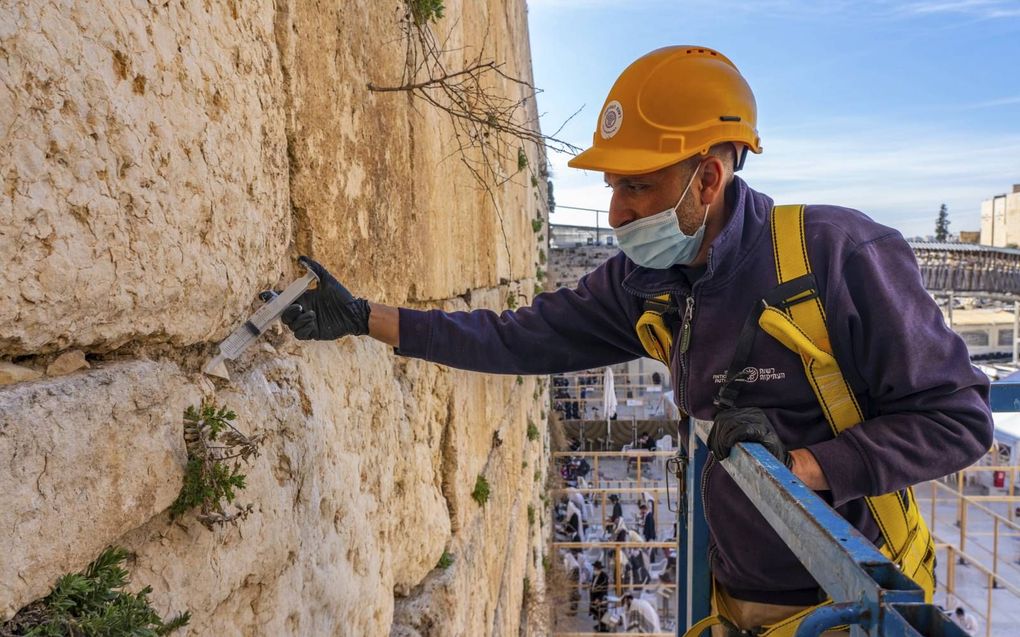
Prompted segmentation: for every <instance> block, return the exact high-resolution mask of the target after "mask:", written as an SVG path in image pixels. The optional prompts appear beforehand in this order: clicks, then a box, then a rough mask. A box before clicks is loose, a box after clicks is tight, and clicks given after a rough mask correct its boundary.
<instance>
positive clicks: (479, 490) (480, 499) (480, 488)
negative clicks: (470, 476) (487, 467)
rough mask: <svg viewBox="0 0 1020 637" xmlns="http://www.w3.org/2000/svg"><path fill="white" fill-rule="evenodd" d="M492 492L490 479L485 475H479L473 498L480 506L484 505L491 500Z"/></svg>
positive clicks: (472, 493) (472, 494)
mask: <svg viewBox="0 0 1020 637" xmlns="http://www.w3.org/2000/svg"><path fill="white" fill-rule="evenodd" d="M490 494H491V490H490V488H489V481H488V480H486V479H485V476H482V475H480V476H478V478H477V479H476V480H475V488H474V491H472V492H471V498H472V499H473V500H474V501H475V502H477V503H478V504H479V505H480V506H484V505H485V503H486V502H488V501H489V495H490Z"/></svg>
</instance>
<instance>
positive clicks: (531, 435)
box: [528, 418, 542, 442]
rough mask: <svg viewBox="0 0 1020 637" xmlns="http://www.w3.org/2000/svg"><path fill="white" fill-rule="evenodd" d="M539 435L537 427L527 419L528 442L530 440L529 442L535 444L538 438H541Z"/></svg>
mask: <svg viewBox="0 0 1020 637" xmlns="http://www.w3.org/2000/svg"><path fill="white" fill-rule="evenodd" d="M541 435H542V434H541V432H540V431H539V430H538V427H537V426H536V425H535V423H534V422H532V421H531V419H530V418H529V419H528V440H530V441H531V442H535V441H536V440H538V438H539V436H541Z"/></svg>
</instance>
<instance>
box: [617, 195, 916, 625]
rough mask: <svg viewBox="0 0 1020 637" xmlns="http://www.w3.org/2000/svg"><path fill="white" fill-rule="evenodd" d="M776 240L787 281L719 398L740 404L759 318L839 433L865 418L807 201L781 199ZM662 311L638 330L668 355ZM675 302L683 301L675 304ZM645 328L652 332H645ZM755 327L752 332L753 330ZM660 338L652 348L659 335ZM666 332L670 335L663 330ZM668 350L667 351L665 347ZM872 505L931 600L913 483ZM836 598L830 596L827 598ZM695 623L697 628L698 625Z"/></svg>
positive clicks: (899, 557)
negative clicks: (821, 277)
mask: <svg viewBox="0 0 1020 637" xmlns="http://www.w3.org/2000/svg"><path fill="white" fill-rule="evenodd" d="M771 229H772V246H773V254H774V257H775V263H776V275H777V279H778V282H779V284H778V285H777V286H776V288H774V289H773V290H772V291H771V292H770V293H769V294H768V295H766V297H765V299H763V301H762V308H761V309H760V314H758V313H757V312H755V313H752V315H751V316H749V317H748V322H747V323H748V324H746V325H745V327H747V328H752V329H745V330H744V333H742V334H741V338H740V339H739V341H738V344H737V352H736V356H735V361H734V364H733V365H731V367H730V370H729V371H728V372H727V379H726V382H725V383H724V384H723V387H722V388H721V389H720V392H719V395H718V396H717V398H716V403H717V404H718V405H719V406H720V407H721V408H726V407H729V406H733V405H734V404H735V400H736V398H737V395H738V392H739V387H740V386H741V385H742V383H734V382H733V381H734V380H736V379H737V378H738V377H739V375H740V374H741V373H742V370H743V369H744V368H745V365H744V363H743V361H742V359H743V358H745V357H746V356H747V355H749V353H750V347H751V341H752V339H753V327H752V326H753V324H754V322H755V319H756V322H757V325H758V326H759V327H760V328H761V329H762V330H763V331H764V332H765V333H767V334H769V335H770V336H772V337H773V338H775V339H776V340H778V341H779V342H780V343H782V344H783V345H784V346H786V347H787V348H788V349H790V350H792V351H794V352H796V353H797V354H799V355H800V358H801V362H802V363H803V365H804V373H805V375H806V377H807V379H808V382H809V383H810V384H811V387H812V389H813V390H814V393H815V396H816V398H817V399H818V403H819V405H820V406H821V407H822V411H823V413H824V414H825V418H826V420H827V421H828V423H829V426H830V428H831V429H832V432H833V435H839V434H840V433H841V432H843V431H846V430H847V429H849V428H850V427H853V426H854V425H856V424H857V423H859V422H861V420H863V415H862V413H861V409H860V406H859V405H858V403H857V399H856V398H855V396H854V394H853V391H852V390H851V388H850V385H849V384H848V383H847V382H846V379H845V378H844V376H843V373H842V371H841V370H840V368H839V364H838V363H837V361H836V359H835V357H834V356H833V350H832V344H831V343H830V341H829V334H828V330H827V328H826V325H825V308H824V307H823V305H822V302H821V298H820V297H819V293H818V289H817V285H816V283H815V280H814V275H813V274H812V273H811V265H810V262H809V261H808V254H807V241H806V239H805V234H804V206H777V207H776V208H775V209H774V210H773V214H772V224H771ZM658 300H659V301H660V303H661V304H662V307H663V309H662V311H660V312H658V313H655V312H652V311H650V309H651V308H649V307H648V306H647V304H646V311H645V313H644V315H642V317H641V319H640V320H639V321H638V325H637V328H636V329H637V331H638V336H639V338H641V342H642V345H644V347H645V349H646V350H647V351H648V353H649V355H651V356H653V357H654V358H659V360H663V361H664V362H667V363H668V354H669V352H670V351H671V349H672V338H670V337H671V334H670V332H669V329H668V328H667V327H666V325H665V322H664V320H663V319H662V317H663V315H664V314H665V313H666V311H667V310H666V309H665V308H668V307H670V306H669V302H670V300H669V299H668V297H667V299H666V300H662V297H659V299H658ZM674 307H675V306H674ZM642 332H643V333H644V336H642ZM748 332H750V333H751V336H748V335H747V333H748ZM653 335H654V337H655V340H656V341H658V342H657V343H654V344H653V345H652V347H653V348H654V351H653V349H652V348H650V346H649V343H648V342H646V341H649V340H651V339H652V337H653ZM663 335H664V336H663ZM662 352H665V353H666V354H667V356H666V358H665V359H663V358H660V357H659V355H658V354H661V353H662ZM866 501H867V503H868V507H869V508H870V509H871V512H872V514H873V516H874V518H875V520H876V522H877V524H878V526H879V528H880V530H881V533H882V539H883V540H884V544H883V545H882V547H881V551H882V553H883V554H885V555H886V556H887V557H888V558H889V559H890V560H891V561H892V562H894V563H896V564H897V565H898V566H899V567H900V568H901V569H902V571H903V573H904V574H906V575H907V576H908V577H910V578H911V579H913V580H914V581H915V582H917V584H918V585H919V586H920V587H921V589H922V590H923V591H924V594H925V601H927V602H929V603H930V602H931V599H932V595H933V593H934V588H935V575H934V569H935V550H934V544H933V542H932V538H931V533H930V532H929V531H928V528H927V526H926V525H925V523H924V520H923V518H922V517H921V515H920V512H919V510H918V508H917V503H916V502H915V500H914V494H913V490H912V489H906V490H904V491H901V492H898V493H888V494H885V495H880V496H873V497H869V498H866ZM825 603H829V602H825ZM815 608H817V607H811V608H808V609H805V610H804V611H802V612H800V613H797V614H796V615H794V616H792V617H789V618H787V619H785V620H783V621H782V622H779V623H777V624H773V625H771V626H765V627H763V628H762V629H761V630H760V631H759V633H758V634H759V635H761V636H762V637H764V636H768V637H787V636H792V635H793V634H794V632H795V631H796V629H797V626H798V625H799V624H800V620H801V619H802V618H803V617H804V616H806V615H807V614H808V613H810V612H811V611H813V610H814V609H815ZM719 621H721V620H720V619H719V618H715V617H713V618H706V619H705V620H703V621H702V622H699V623H698V624H696V625H695V626H694V627H692V629H691V631H693V630H694V629H695V628H697V629H698V630H699V632H700V630H703V629H704V628H706V627H707V626H709V625H711V624H713V623H718V622H719ZM691 631H688V633H687V634H688V635H690V636H694V635H697V634H698V632H691Z"/></svg>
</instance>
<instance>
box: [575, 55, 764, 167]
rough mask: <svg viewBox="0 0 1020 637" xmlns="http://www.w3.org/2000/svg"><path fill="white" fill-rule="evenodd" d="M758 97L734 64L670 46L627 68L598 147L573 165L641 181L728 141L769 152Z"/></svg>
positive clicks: (610, 100) (595, 140)
mask: <svg viewBox="0 0 1020 637" xmlns="http://www.w3.org/2000/svg"><path fill="white" fill-rule="evenodd" d="M757 123H758V109H757V106H756V105H755V102H754V94H752V93H751V87H750V86H748V85H747V81H745V80H744V78H743V76H741V75H740V71H738V70H737V67H736V66H734V65H733V62H730V60H729V59H728V58H727V57H726V56H724V55H723V54H721V53H719V52H717V51H713V50H712V49H709V48H705V47H698V46H669V47H664V48H661V49H657V50H655V51H652V52H651V53H648V54H646V55H644V56H642V57H640V58H638V59H637V60H636V61H634V63H632V64H631V65H630V66H628V67H627V68H626V69H624V71H623V73H622V74H620V77H619V78H617V80H616V83H615V84H613V88H612V89H611V90H610V91H609V96H608V97H607V98H606V103H605V104H604V105H603V106H602V111H601V113H600V114H599V123H598V128H597V130H596V131H595V134H594V135H592V146H591V148H589V149H588V150H586V151H584V152H582V153H581V154H579V155H577V156H576V157H574V158H573V159H571V160H570V161H569V162H568V163H567V165H568V166H571V167H572V168H585V169H588V170H599V171H602V172H611V173H618V174H622V175H634V174H640V173H647V172H652V171H654V170H658V169H660V168H665V167H666V166H670V165H672V164H675V163H677V162H679V161H681V160H684V159H687V158H688V157H693V156H694V155H696V154H698V153H701V154H705V153H707V152H708V149H709V148H711V147H712V146H714V145H715V144H719V143H722V142H734V143H735V144H737V145H738V150H739V152H738V153H737V157H738V164H739V163H742V162H741V161H740V160H741V159H742V157H743V155H744V152H743V150H742V149H741V146H740V145H743V146H744V147H746V148H747V149H750V150H751V151H753V152H755V153H760V152H761V142H760V140H759V138H758V131H757V129H756V126H757Z"/></svg>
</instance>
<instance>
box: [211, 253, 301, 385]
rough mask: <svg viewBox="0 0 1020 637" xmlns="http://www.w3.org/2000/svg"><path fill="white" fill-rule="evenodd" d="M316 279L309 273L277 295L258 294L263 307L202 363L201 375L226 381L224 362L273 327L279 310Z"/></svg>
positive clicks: (228, 376)
mask: <svg viewBox="0 0 1020 637" xmlns="http://www.w3.org/2000/svg"><path fill="white" fill-rule="evenodd" d="M318 280H319V277H317V276H315V273H314V272H312V271H311V270H309V271H308V273H307V274H305V275H304V276H303V277H301V278H300V279H298V280H296V281H294V282H293V283H291V284H290V285H288V286H287V289H285V290H284V291H283V292H280V293H279V294H277V293H275V292H272V291H266V292H262V293H261V294H260V295H259V296H260V297H261V298H262V300H263V301H265V302H266V304H265V305H263V306H262V307H260V308H259V309H258V310H256V311H255V313H254V314H252V315H251V317H250V318H249V319H248V320H247V321H245V322H244V324H243V325H241V326H240V327H238V328H237V329H236V330H234V332H233V333H232V334H231V335H230V336H228V337H227V338H226V340H224V341H223V342H222V343H220V346H219V350H220V352H219V354H217V355H216V356H214V357H213V358H212V359H211V360H210V361H209V362H208V363H206V364H205V367H203V368H202V372H203V373H206V374H209V375H210V376H219V377H220V378H225V379H227V380H230V374H229V373H228V371H227V366H226V363H225V361H227V360H234V359H235V358H237V357H238V356H239V355H240V354H241V352H243V351H244V350H245V349H247V347H248V346H249V345H251V344H252V343H254V342H255V339H257V338H258V337H259V336H261V335H262V333H263V332H265V331H266V330H267V329H268V328H269V326H270V325H272V324H273V321H275V320H276V319H278V318H280V315H281V314H283V311H284V310H286V309H287V308H288V307H289V306H290V305H291V304H292V303H294V301H296V300H297V298H298V297H299V296H301V294H303V293H304V291H305V290H307V289H308V286H310V285H311V284H312V281H318Z"/></svg>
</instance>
